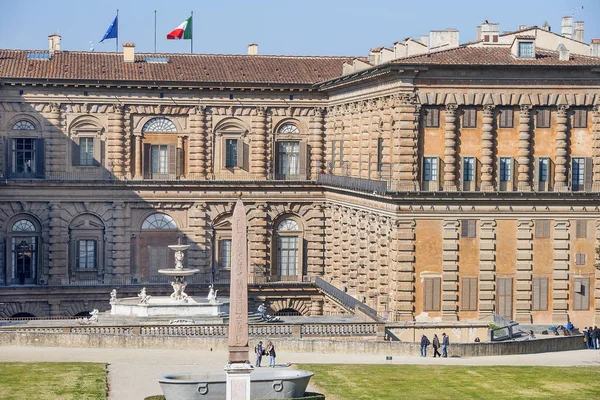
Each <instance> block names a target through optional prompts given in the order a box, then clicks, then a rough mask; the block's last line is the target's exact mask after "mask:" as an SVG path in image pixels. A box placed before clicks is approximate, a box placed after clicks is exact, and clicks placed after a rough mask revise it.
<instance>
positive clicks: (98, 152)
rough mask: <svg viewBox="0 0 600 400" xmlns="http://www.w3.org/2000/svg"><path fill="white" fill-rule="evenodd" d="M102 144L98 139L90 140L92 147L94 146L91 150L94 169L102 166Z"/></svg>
mask: <svg viewBox="0 0 600 400" xmlns="http://www.w3.org/2000/svg"><path fill="white" fill-rule="evenodd" d="M102 144H103V142H102V140H101V139H100V138H98V137H95V138H94V139H93V140H92V146H94V148H93V149H92V150H93V151H94V166H96V167H97V166H100V165H102Z"/></svg>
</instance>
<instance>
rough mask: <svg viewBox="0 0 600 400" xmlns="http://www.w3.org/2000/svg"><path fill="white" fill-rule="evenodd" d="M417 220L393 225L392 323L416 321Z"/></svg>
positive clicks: (391, 248)
mask: <svg viewBox="0 0 600 400" xmlns="http://www.w3.org/2000/svg"><path fill="white" fill-rule="evenodd" d="M415 225H416V223H415V220H412V219H409V220H396V221H394V222H393V223H392V231H391V245H390V259H391V273H390V292H391V299H390V321H412V320H413V319H414V308H413V297H414V290H415V289H414V275H415Z"/></svg>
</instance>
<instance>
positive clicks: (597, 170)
mask: <svg viewBox="0 0 600 400" xmlns="http://www.w3.org/2000/svg"><path fill="white" fill-rule="evenodd" d="M592 138H593V140H594V144H593V150H592V156H593V158H594V160H593V162H594V174H593V178H592V179H593V185H592V191H594V192H597V191H600V104H596V105H595V106H594V110H593V114H592Z"/></svg>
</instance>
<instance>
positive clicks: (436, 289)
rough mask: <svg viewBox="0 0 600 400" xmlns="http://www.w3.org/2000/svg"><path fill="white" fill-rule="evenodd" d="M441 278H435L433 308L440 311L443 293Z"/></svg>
mask: <svg viewBox="0 0 600 400" xmlns="http://www.w3.org/2000/svg"><path fill="white" fill-rule="evenodd" d="M441 281H442V280H441V278H433V310H434V311H439V310H440V308H441V307H440V299H441V293H440V286H441Z"/></svg>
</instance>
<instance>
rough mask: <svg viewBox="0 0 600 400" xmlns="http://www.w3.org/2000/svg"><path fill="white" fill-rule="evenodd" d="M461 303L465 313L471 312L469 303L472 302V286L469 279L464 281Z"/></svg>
mask: <svg viewBox="0 0 600 400" xmlns="http://www.w3.org/2000/svg"><path fill="white" fill-rule="evenodd" d="M461 289H462V290H461V294H460V297H461V302H460V308H461V310H463V311H467V310H469V309H470V308H469V301H470V289H471V287H470V285H469V279H468V278H463V279H462V287H461Z"/></svg>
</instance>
